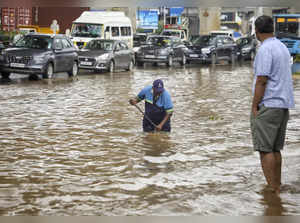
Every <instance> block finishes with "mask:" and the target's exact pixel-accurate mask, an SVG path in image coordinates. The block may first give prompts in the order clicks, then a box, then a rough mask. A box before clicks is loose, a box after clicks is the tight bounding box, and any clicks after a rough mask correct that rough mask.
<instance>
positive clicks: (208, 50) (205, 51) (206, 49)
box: [201, 48, 211, 54]
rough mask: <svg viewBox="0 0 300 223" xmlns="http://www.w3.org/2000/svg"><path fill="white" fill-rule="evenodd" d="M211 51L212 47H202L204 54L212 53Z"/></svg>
mask: <svg viewBox="0 0 300 223" xmlns="http://www.w3.org/2000/svg"><path fill="white" fill-rule="evenodd" d="M210 52H211V50H210V48H202V49H201V53H203V54H210Z"/></svg>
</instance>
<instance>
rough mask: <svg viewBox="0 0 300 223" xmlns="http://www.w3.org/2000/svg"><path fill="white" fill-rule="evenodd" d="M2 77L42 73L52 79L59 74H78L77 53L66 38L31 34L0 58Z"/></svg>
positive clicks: (6, 50)
mask: <svg viewBox="0 0 300 223" xmlns="http://www.w3.org/2000/svg"><path fill="white" fill-rule="evenodd" d="M0 72H1V75H2V77H4V78H9V76H10V74H11V73H19V74H27V75H29V74H42V76H43V78H52V77H53V74H54V73H56V72H68V74H69V76H76V75H77V73H78V55H77V50H76V48H75V47H74V45H73V44H72V42H71V40H70V39H69V38H68V37H66V36H65V35H52V34H28V35H26V36H24V37H23V38H21V39H20V40H19V41H18V42H17V43H16V44H15V45H14V46H12V47H10V48H7V49H4V50H3V51H2V53H1V56H0Z"/></svg>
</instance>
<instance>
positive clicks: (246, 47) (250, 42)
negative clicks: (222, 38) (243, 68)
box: [236, 36, 257, 60]
mask: <svg viewBox="0 0 300 223" xmlns="http://www.w3.org/2000/svg"><path fill="white" fill-rule="evenodd" d="M236 43H237V47H238V52H239V59H244V60H247V59H249V60H254V57H255V54H256V47H257V40H256V38H255V37H254V36H246V37H241V38H239V39H238V40H237V41H236Z"/></svg>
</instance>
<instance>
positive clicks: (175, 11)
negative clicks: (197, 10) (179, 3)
mask: <svg viewBox="0 0 300 223" xmlns="http://www.w3.org/2000/svg"><path fill="white" fill-rule="evenodd" d="M183 10H184V8H183V7H172V8H170V16H176V17H178V16H181V14H182V12H183Z"/></svg>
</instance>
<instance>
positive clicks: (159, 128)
mask: <svg viewBox="0 0 300 223" xmlns="http://www.w3.org/2000/svg"><path fill="white" fill-rule="evenodd" d="M172 114H173V112H172V111H171V112H166V115H165V117H164V119H163V120H162V121H161V122H160V123H159V125H157V126H156V130H157V131H161V130H162V128H163V126H164V124H165V123H166V122H167V121H168V120H169V118H170V117H171V116H172Z"/></svg>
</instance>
